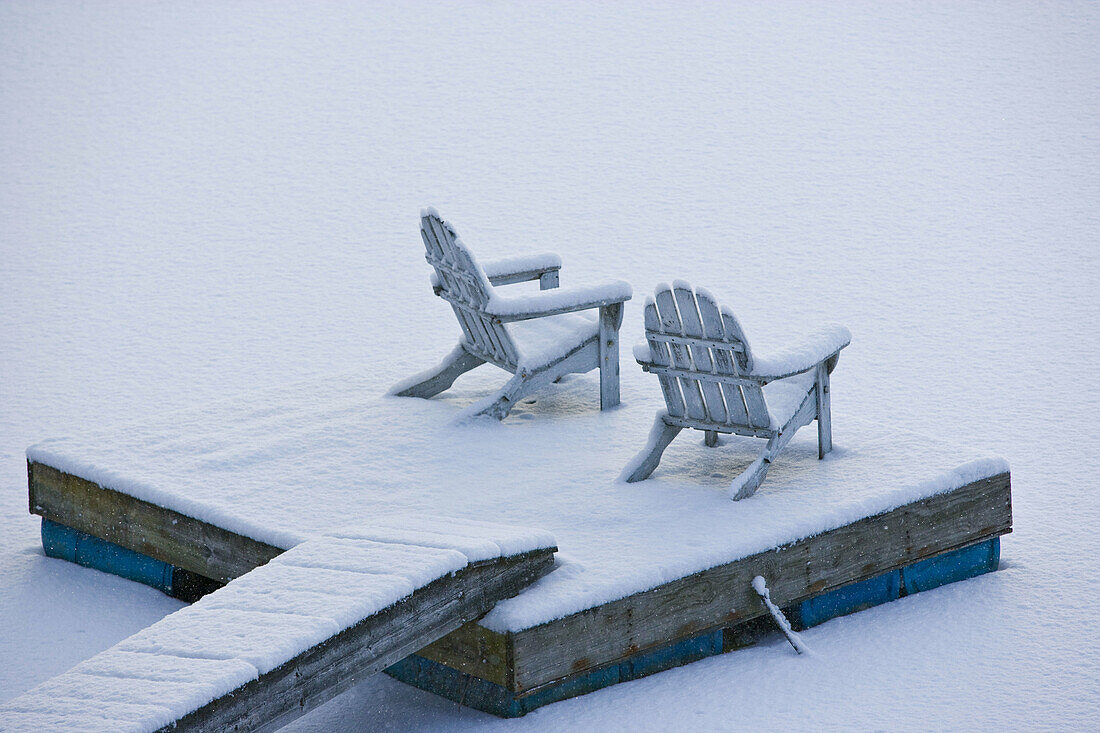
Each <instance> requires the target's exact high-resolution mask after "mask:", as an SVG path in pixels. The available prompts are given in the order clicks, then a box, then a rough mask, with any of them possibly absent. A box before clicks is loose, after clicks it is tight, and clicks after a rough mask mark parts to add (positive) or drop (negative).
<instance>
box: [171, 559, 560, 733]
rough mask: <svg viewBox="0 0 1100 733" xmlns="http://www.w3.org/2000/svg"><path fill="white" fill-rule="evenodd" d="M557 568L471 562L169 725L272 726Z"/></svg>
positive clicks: (545, 563)
mask: <svg viewBox="0 0 1100 733" xmlns="http://www.w3.org/2000/svg"><path fill="white" fill-rule="evenodd" d="M553 567H554V552H553V551H552V550H537V551H534V552H529V553H525V554H523V555H515V556H511V557H505V558H501V559H497V560H494V561H489V562H484V563H479V564H476V565H470V566H467V567H466V568H463V569H462V570H459V571H458V572H457V573H454V574H453V575H450V576H445V577H443V578H440V579H438V580H435V581H433V582H432V583H430V584H428V585H427V586H425V587H423V588H421V589H419V590H417V591H415V592H413V594H412V595H411V596H409V597H408V598H405V599H403V600H401V601H398V602H397V603H396V604H394V605H393V606H390V607H389V608H387V609H384V610H383V611H381V612H379V613H377V614H375V615H373V616H371V617H369V618H367V619H364V620H363V621H360V622H359V623H358V624H356V625H354V626H352V627H351V628H349V629H345V630H344V631H342V632H340V633H339V634H337V635H336V636H333V637H332V638H330V639H328V640H326V641H324V642H322V643H321V644H318V645H317V646H314V647H312V648H310V649H307V650H306V651H304V652H302V653H301V654H299V655H298V656H297V657H295V658H294V659H291V660H290V661H288V662H286V663H284V664H282V665H280V666H279V667H276V668H275V669H273V670H271V671H270V672H267V673H266V674H263V675H261V676H260V677H259V678H257V679H255V680H252V681H251V682H248V683H246V684H244V685H242V686H240V687H238V688H237V689H236V690H233V691H232V692H230V693H228V694H226V695H223V696H222V697H219V698H217V699H216V700H213V701H211V702H210V703H207V704H206V705H204V706H203V707H201V708H199V709H197V710H195V711H193V712H191V713H189V714H187V715H185V716H184V717H182V718H180V719H179V720H177V721H175V722H174V723H172V724H171V725H169V726H166V727H165V728H162V729H161V730H162V731H209V732H211V733H212V732H214V731H225V730H248V731H270V730H276V729H277V728H280V727H282V726H283V725H286V724H287V723H289V722H290V721H292V720H294V719H295V718H297V717H299V716H301V715H304V714H305V713H307V712H309V711H310V710H312V709H314V708H316V707H318V706H319V705H321V704H323V703H325V702H327V701H328V700H331V699H332V698H333V697H335V696H336V695H338V694H340V693H341V692H344V691H346V690H348V689H350V688H351V687H352V686H354V685H356V684H358V683H359V682H361V681H363V679H365V678H366V677H368V676H370V675H372V674H375V673H377V672H380V671H382V670H383V669H385V668H386V667H389V666H391V665H392V664H394V663H395V662H397V661H399V660H400V659H402V658H404V657H406V656H408V655H409V654H411V653H412V652H415V651H416V650H417V649H418V648H419V647H420V646H421V645H422V644H423V641H422V640H423V639H424V638H429V639H434V638H438V637H440V636H443V635H444V634H447V633H449V632H451V631H453V630H454V629H456V628H458V627H459V626H461V625H462V624H464V623H466V622H468V621H471V620H473V619H475V618H477V617H479V616H481V615H483V614H485V613H486V612H487V611H488V610H489V609H490V608H492V607H493V605H494V604H496V602H497V601H499V600H501V599H503V598H508V597H511V596H514V595H516V594H517V593H519V592H520V591H522V590H523V589H524V588H526V587H527V586H528V585H530V584H531V583H533V582H534V581H536V580H538V579H539V578H540V577H542V576H543V575H545V574H546V573H548V572H550V570H552V569H553Z"/></svg>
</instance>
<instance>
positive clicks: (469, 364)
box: [391, 343, 485, 399]
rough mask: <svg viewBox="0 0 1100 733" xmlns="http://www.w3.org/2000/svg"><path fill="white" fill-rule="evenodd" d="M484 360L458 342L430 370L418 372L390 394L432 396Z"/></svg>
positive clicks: (448, 386)
mask: <svg viewBox="0 0 1100 733" xmlns="http://www.w3.org/2000/svg"><path fill="white" fill-rule="evenodd" d="M484 363H485V360H484V359H482V358H481V357H478V356H474V355H473V354H471V353H470V352H469V351H466V349H465V348H463V346H462V344H461V343H460V344H459V345H458V346H456V347H455V348H454V351H452V352H451V353H450V354H448V355H447V357H446V358H445V359H443V362H442V363H441V364H440V365H439V366H438V367H436V368H435V369H434V370H432V371H430V372H424V373H422V374H418V375H416V376H415V377H413V378H412V379H411V380H409V382H411V384H410V383H408V382H404V383H402V384H399V385H397V386H396V387H394V389H393V391H392V392H391V394H393V395H396V396H398V397H423V398H425V399H427V398H428V397H434V396H435V395H437V394H439V393H440V392H443V391H444V390H446V389H449V388H450V386H451V385H452V384H454V383H455V380H456V379H458V377H459V376H460V375H462V374H464V373H466V372H468V371H470V370H471V369H473V368H475V367H478V366H481V365H482V364H484Z"/></svg>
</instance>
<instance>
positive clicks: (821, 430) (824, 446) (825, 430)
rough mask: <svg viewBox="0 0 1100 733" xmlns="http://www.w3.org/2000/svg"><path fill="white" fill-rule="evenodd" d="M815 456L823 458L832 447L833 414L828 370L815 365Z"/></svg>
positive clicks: (823, 365)
mask: <svg viewBox="0 0 1100 733" xmlns="http://www.w3.org/2000/svg"><path fill="white" fill-rule="evenodd" d="M815 381H816V388H817V457H818V458H819V459H821V458H824V457H825V454H826V453H828V452H829V451H831V450H832V449H833V416H832V410H831V404H830V403H831V401H832V400H831V398H830V396H829V370H828V368H827V365H826V364H818V365H817V379H816V380H815Z"/></svg>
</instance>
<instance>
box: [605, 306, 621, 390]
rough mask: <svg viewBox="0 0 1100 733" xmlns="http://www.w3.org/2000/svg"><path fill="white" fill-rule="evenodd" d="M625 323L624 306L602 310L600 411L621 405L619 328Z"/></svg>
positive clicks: (608, 307)
mask: <svg viewBox="0 0 1100 733" xmlns="http://www.w3.org/2000/svg"><path fill="white" fill-rule="evenodd" d="M622 322H623V304H622V303H612V304H610V305H605V306H603V307H602V308H600V335H599V339H600V409H601V410H609V409H611V408H612V407H615V406H616V405H618V404H619V326H620V325H621V324H622Z"/></svg>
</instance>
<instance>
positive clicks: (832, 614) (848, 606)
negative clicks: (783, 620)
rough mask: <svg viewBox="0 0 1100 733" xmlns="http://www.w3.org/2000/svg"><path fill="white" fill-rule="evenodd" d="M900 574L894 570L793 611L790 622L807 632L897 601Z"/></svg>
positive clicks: (815, 599) (791, 609) (804, 603)
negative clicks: (815, 627)
mask: <svg viewBox="0 0 1100 733" xmlns="http://www.w3.org/2000/svg"><path fill="white" fill-rule="evenodd" d="M900 595H901V573H900V572H899V571H897V570H893V571H891V572H889V573H885V574H883V575H879V576H876V577H874V578H871V579H869V580H864V581H860V582H859V583H851V584H850V585H846V586H843V587H841V588H837V589H836V590H832V591H829V592H828V593H822V594H821V595H819V596H814V597H813V598H810V599H808V600H805V601H802V602H801V603H798V604H795V605H794V606H792V607H790V608H789V609H788V611H790V613H789V614H788V616H787V617H788V619H789V620H790V622H791V623H792V624H793V625H794V627H795V628H797V629H808V628H810V627H811V626H817V625H818V624H821V623H824V622H826V621H828V620H829V619H832V618H836V617H838V616H847V615H848V614H849V613H855V612H856V611H862V610H864V609H865V608H871V607H872V606H878V605H880V604H883V603H888V602H890V601H894V600H897V599H898V598H899V597H900Z"/></svg>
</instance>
